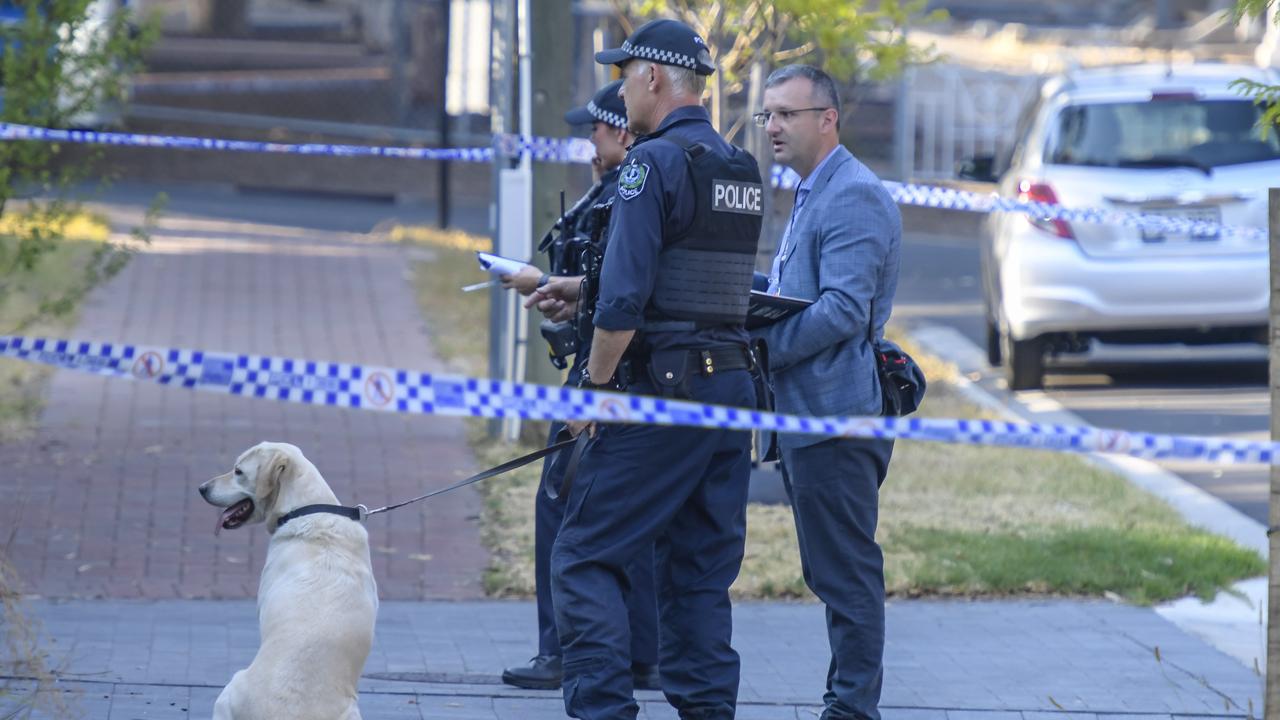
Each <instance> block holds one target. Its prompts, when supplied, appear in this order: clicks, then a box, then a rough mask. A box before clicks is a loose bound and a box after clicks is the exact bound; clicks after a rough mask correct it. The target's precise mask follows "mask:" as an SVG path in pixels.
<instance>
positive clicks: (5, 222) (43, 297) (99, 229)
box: [0, 213, 127, 441]
mask: <svg viewBox="0 0 1280 720" xmlns="http://www.w3.org/2000/svg"><path fill="white" fill-rule="evenodd" d="M34 222H39V221H38V220H33V219H32V218H31V217H29V216H25V215H23V214H21V213H15V214H10V215H6V216H4V217H3V218H0V263H3V264H5V265H6V266H7V265H8V263H9V262H11V261H12V259H11V258H12V255H13V254H14V252H15V247H16V245H17V240H16V235H15V233H19V234H27V233H30V232H31V228H32V224H33V223H34ZM60 232H61V233H62V234H63V235H64V236H65V237H64V238H63V239H61V240H59V241H57V243H56V245H54V246H53V248H52V249H50V250H49V251H48V252H45V253H43V254H41V255H40V256H39V258H38V259H37V260H36V261H35V263H34V265H33V266H32V267H31V269H30V271H26V272H18V273H9V274H7V275H6V276H5V277H4V278H2V279H0V335H8V334H14V333H24V334H28V335H55V336H56V335H61V334H63V333H65V332H66V330H67V329H68V328H69V327H72V326H73V325H74V324H75V319H76V314H75V309H76V304H77V302H78V300H79V299H80V298H81V297H82V296H83V295H84V293H86V292H88V290H89V289H91V288H92V286H93V285H94V283H95V282H96V281H97V279H98V278H99V277H100V276H101V275H102V274H104V273H107V274H109V273H112V272H115V271H116V270H118V269H119V265H120V263H121V262H122V261H123V259H124V257H125V256H126V255H127V253H126V252H125V251H123V250H122V249H121V248H119V247H118V246H115V245H113V244H112V243H111V242H110V241H109V237H110V229H109V228H108V226H107V224H106V222H105V221H104V220H103V219H101V218H99V217H97V216H95V215H92V214H88V213H79V214H76V215H74V216H72V217H71V218H69V219H68V220H67V222H66V224H65V225H64V226H63V227H62V228H61V230H60ZM51 372H52V371H51V370H50V369H49V368H46V367H43V366H39V365H34V364H32V363H27V362H22V361H19V360H11V359H0V441H4V440H12V439H16V438H20V437H23V436H25V435H27V434H28V433H29V432H30V430H31V425H32V422H33V421H34V419H35V417H36V415H37V414H38V413H39V411H40V408H41V402H42V400H41V397H42V390H43V387H44V381H45V380H46V379H47V378H48V376H49V375H50V373H51Z"/></svg>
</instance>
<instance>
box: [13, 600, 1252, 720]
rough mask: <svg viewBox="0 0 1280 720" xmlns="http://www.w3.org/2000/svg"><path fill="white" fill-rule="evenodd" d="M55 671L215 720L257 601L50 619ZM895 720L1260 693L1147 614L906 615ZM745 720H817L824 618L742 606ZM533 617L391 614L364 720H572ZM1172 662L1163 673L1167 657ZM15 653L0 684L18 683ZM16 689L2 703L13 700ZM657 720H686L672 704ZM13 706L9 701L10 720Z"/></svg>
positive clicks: (1069, 605)
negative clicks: (548, 679) (521, 666)
mask: <svg viewBox="0 0 1280 720" xmlns="http://www.w3.org/2000/svg"><path fill="white" fill-rule="evenodd" d="M28 608H29V613H30V614H31V615H33V616H36V617H38V618H39V619H40V620H41V621H42V624H43V630H44V633H45V637H47V638H52V639H54V640H56V642H54V643H51V644H49V645H48V646H47V647H48V648H49V650H50V662H51V663H52V664H54V665H56V666H61V667H62V668H63V670H64V672H63V675H62V678H63V680H64V682H65V686H66V687H67V688H68V689H78V690H81V691H83V693H82V694H81V695H80V696H79V697H78V702H79V703H80V706H81V708H82V709H83V710H84V711H85V716H86V717H91V718H100V719H103V720H135V719H138V718H174V719H177V718H184V719H185V718H189V717H190V718H207V717H208V716H209V714H210V711H211V708H212V706H213V700H214V698H215V697H216V696H217V693H218V692H219V690H220V689H221V687H222V685H223V684H225V683H226V681H227V680H228V679H229V678H230V676H231V674H232V673H233V672H234V671H235V670H238V669H240V668H242V667H244V666H246V665H247V664H248V663H249V661H250V659H252V657H253V654H254V652H255V650H256V647H257V616H256V610H255V608H254V604H253V603H252V602H251V601H223V602H217V601H214V602H211V601H114V600H106V601H89V602H85V601H72V602H49V601H39V602H33V603H30V604H29V605H28ZM887 620H888V625H887V630H888V646H887V647H886V652H885V688H884V695H883V702H882V710H883V715H884V718H885V720H1068V719H1071V720H1076V719H1080V720H1130V719H1136V718H1145V719H1147V720H1172V719H1173V718H1190V717H1197V718H1202V719H1207V718H1216V717H1222V718H1226V717H1231V718H1245V717H1250V716H1252V717H1258V716H1260V710H1261V707H1262V706H1261V680H1260V678H1258V677H1257V676H1256V675H1255V674H1254V673H1253V671H1251V670H1249V669H1246V668H1245V667H1244V666H1243V665H1242V664H1240V663H1239V662H1237V661H1235V660H1233V659H1231V658H1229V657H1227V656H1226V655H1223V654H1222V653H1220V652H1218V651H1217V650H1214V649H1213V648H1211V647H1209V646H1208V645H1206V644H1204V643H1203V642H1202V641H1200V640H1198V639H1196V638H1194V637H1192V636H1190V635H1187V634H1186V633H1184V632H1182V631H1181V630H1179V629H1178V628H1177V627H1175V626H1174V625H1173V624H1171V623H1169V622H1167V621H1165V620H1164V619H1162V618H1160V617H1159V616H1158V615H1157V614H1156V613H1155V612H1154V611H1152V610H1150V609H1147V608H1135V607H1129V606H1125V605H1117V604H1112V603H1108V602H1099V601H1069V600H1054V601H1002V602H964V601H960V602H934V601H894V602H890V603H889V605H888V612H887ZM734 621H735V632H734V645H735V647H736V648H737V649H738V651H739V653H740V654H741V656H742V684H741V690H740V693H739V713H738V717H739V718H742V719H743V720H764V719H766V718H768V719H771V720H774V719H777V718H813V717H816V715H817V711H818V708H817V707H816V703H818V702H820V698H821V693H822V682H823V679H824V678H825V676H826V662H827V651H826V635H825V631H824V625H823V610H822V607H821V606H819V605H814V604H803V603H739V604H738V605H736V606H735V607H734ZM534 634H535V622H534V608H533V605H532V603H528V602H494V601H474V602H425V603H414V602H387V603H383V605H382V607H381V608H380V609H379V616H378V626H377V636H376V639H375V642H374V648H373V652H372V654H371V655H370V657H369V661H368V663H366V666H365V672H364V678H363V680H362V681H361V686H360V687H361V697H360V708H361V711H362V714H363V715H364V717H365V719H366V720H391V719H392V718H455V719H463V718H465V719H468V720H498V719H508V718H509V719H513V720H514V719H519V720H544V719H549V718H561V717H564V711H563V706H562V704H561V701H560V699H559V694H558V693H557V692H538V691H526V690H519V689H516V688H511V687H507V686H504V685H502V684H501V683H500V682H499V679H498V675H499V672H500V671H501V668H503V667H505V666H508V665H511V664H514V663H517V662H521V661H523V660H525V659H526V658H527V656H528V654H529V652H530V648H532V647H533V646H534V645H535V637H534ZM1157 648H1158V649H1159V656H1158V657H1157V653H1156V649H1157ZM4 660H5V658H4V655H3V652H0V668H2V667H4V662H3V661H4ZM3 682H4V680H3V673H2V672H0V687H3ZM638 698H639V699H640V700H641V701H642V702H643V712H642V717H646V718H663V719H668V718H674V717H675V715H674V713H673V712H672V711H671V709H670V708H669V707H668V706H667V705H666V703H665V702H664V701H663V699H662V696H661V695H660V694H659V693H656V692H641V693H639V694H638ZM3 714H4V701H3V699H0V716H3Z"/></svg>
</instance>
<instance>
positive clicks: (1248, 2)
mask: <svg viewBox="0 0 1280 720" xmlns="http://www.w3.org/2000/svg"><path fill="white" fill-rule="evenodd" d="M1275 1H1276V0H1236V6H1235V8H1234V9H1233V10H1232V12H1231V16H1232V19H1233V20H1235V21H1236V22H1240V21H1241V20H1243V19H1244V18H1246V17H1264V16H1266V14H1267V8H1269V7H1271V5H1272V4H1273V3H1274V2H1275Z"/></svg>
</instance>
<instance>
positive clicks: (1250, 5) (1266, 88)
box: [1231, 0, 1280, 139]
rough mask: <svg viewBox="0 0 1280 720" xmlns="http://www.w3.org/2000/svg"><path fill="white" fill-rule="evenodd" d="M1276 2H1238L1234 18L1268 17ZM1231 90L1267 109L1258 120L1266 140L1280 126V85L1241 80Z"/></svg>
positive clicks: (1246, 0) (1238, 0) (1261, 0)
mask: <svg viewBox="0 0 1280 720" xmlns="http://www.w3.org/2000/svg"><path fill="white" fill-rule="evenodd" d="M1275 2H1276V0H1236V6H1235V9H1234V10H1233V15H1234V18H1235V20H1236V22H1239V21H1240V20H1242V19H1244V18H1245V17H1266V15H1267V9H1268V8H1270V7H1271V6H1272V5H1273V4H1275ZM1278 20H1280V18H1278ZM1231 89H1232V90H1235V91H1236V92H1238V93H1240V94H1241V95H1245V96H1249V97H1252V98H1253V102H1254V103H1255V104H1258V105H1262V106H1263V107H1265V108H1266V109H1265V110H1264V111H1263V113H1262V117H1261V118H1260V119H1259V120H1258V124H1259V125H1260V126H1261V128H1262V137H1263V138H1264V139H1265V138H1266V137H1267V136H1268V135H1269V134H1270V133H1271V131H1272V130H1274V129H1275V127H1276V126H1277V125H1280V85H1268V84H1266V83H1260V82H1256V81H1253V80H1248V79H1245V78H1240V79H1239V80H1235V81H1233V82H1232V83H1231Z"/></svg>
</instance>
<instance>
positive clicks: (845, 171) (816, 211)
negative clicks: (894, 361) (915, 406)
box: [755, 146, 902, 449]
mask: <svg viewBox="0 0 1280 720" xmlns="http://www.w3.org/2000/svg"><path fill="white" fill-rule="evenodd" d="M833 153H834V155H833V156H832V157H831V159H830V160H829V161H828V162H827V164H826V165H825V166H824V167H823V168H822V169H821V170H820V174H819V175H818V176H817V177H816V178H815V179H814V180H815V182H814V185H813V189H812V190H811V191H810V192H809V195H808V197H807V198H806V199H805V202H804V205H803V206H802V207H801V208H800V211H799V213H798V215H797V216H796V219H795V224H794V226H793V227H792V230H791V239H790V243H789V245H790V248H791V249H790V250H789V252H788V256H787V258H786V260H785V261H784V263H783V265H782V268H781V274H780V282H781V294H783V295H787V296H790V297H796V298H803V299H805V300H812V301H814V303H813V305H811V306H809V307H808V308H805V310H804V311H803V312H800V313H797V314H796V315H792V316H791V317H789V318H786V319H784V320H781V321H779V322H777V323H774V324H773V325H769V326H767V327H765V328H762V329H760V330H757V331H755V335H756V336H758V337H763V338H764V339H765V342H766V343H767V345H768V348H769V364H770V369H771V371H772V376H773V385H774V399H775V402H776V405H777V411H778V412H781V413H789V414H797V415H818V416H822V415H879V414H880V381H879V379H878V378H877V376H876V366H875V357H874V356H873V354H872V349H871V344H870V343H869V342H868V339H867V335H868V333H867V327H868V324H869V323H870V324H871V326H872V327H874V328H875V334H876V336H877V337H880V336H882V335H883V334H884V325H885V323H886V322H888V320H889V313H890V312H891V311H892V310H893V294H894V291H895V290H896V289H897V286H898V262H899V254H900V246H901V242H902V215H901V214H900V213H899V212H898V206H897V204H896V203H894V201H893V198H892V197H891V196H890V195H889V192H888V191H887V190H885V188H884V185H882V184H881V183H880V179H879V178H877V177H876V176H875V174H874V173H872V172H871V171H870V170H868V169H867V166H865V165H863V164H862V163H861V162H859V161H858V160H857V159H855V158H854V157H853V155H851V154H850V153H849V151H848V150H846V149H845V148H844V146H837V147H836V149H835V150H834V151H833ZM873 308H874V313H875V317H874V318H873V317H871V316H870V313H871V312H872V310H873ZM825 439H827V438H824V437H822V436H818V435H791V434H784V435H780V436H779V442H780V443H781V445H782V447H783V448H784V449H787V448H796V447H804V446H806V445H812V444H814V443H818V442H821V441H823V440H825Z"/></svg>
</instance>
